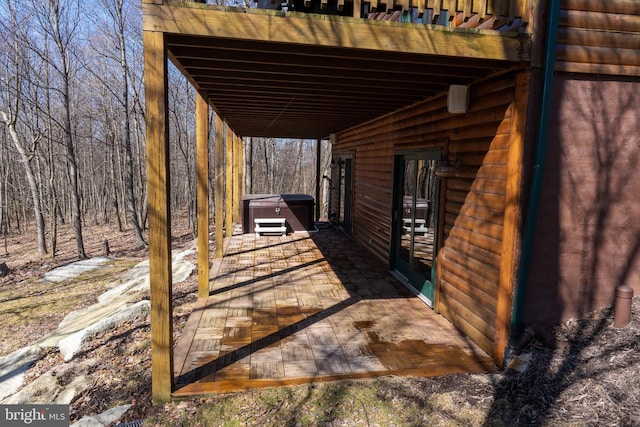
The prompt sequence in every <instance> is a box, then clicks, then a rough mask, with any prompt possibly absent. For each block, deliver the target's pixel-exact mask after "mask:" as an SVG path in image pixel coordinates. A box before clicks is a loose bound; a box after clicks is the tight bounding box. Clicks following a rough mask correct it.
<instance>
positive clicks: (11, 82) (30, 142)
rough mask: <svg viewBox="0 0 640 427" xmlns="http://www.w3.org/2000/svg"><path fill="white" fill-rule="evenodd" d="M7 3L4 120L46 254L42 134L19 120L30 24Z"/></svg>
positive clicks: (1, 116) (1, 108)
mask: <svg viewBox="0 0 640 427" xmlns="http://www.w3.org/2000/svg"><path fill="white" fill-rule="evenodd" d="M5 4H6V6H7V10H8V11H9V13H10V20H9V22H8V23H7V24H8V25H2V34H4V35H5V37H8V38H7V39H6V40H5V46H7V47H9V48H8V50H7V52H5V53H4V55H3V56H5V59H6V69H5V77H4V79H2V81H3V83H4V84H3V87H2V92H3V96H2V104H1V105H0V120H2V122H3V123H4V124H5V125H6V127H7V130H8V133H9V136H10V138H11V140H12V141H13V144H14V146H15V147H16V150H17V151H18V155H19V158H20V161H21V163H22V165H23V167H24V171H25V174H26V178H27V182H28V184H29V190H30V191H31V200H32V203H33V213H34V218H35V225H36V233H37V245H38V251H39V252H40V254H42V255H44V254H46V253H47V244H46V240H45V225H44V215H43V213H42V203H41V197H40V182H39V179H38V176H37V174H36V171H35V170H34V159H35V152H36V149H37V146H38V143H39V141H40V139H41V137H42V135H41V133H40V132H39V130H38V129H37V128H36V129H33V128H31V129H29V127H28V126H23V127H22V130H19V129H18V126H19V124H18V118H19V115H20V112H21V110H22V108H23V103H22V97H23V95H24V94H25V91H26V88H25V84H28V82H25V80H24V79H23V77H22V76H24V75H27V74H29V73H28V72H27V69H28V65H27V60H26V59H25V58H24V54H25V49H24V48H25V46H24V44H23V41H24V38H23V37H24V35H22V34H19V33H18V32H17V31H19V29H20V28H23V25H26V21H27V19H26V18H25V19H20V17H18V15H17V11H16V10H15V9H14V8H13V5H12V4H11V3H10V2H6V3H5ZM29 130H30V131H31V132H29Z"/></svg>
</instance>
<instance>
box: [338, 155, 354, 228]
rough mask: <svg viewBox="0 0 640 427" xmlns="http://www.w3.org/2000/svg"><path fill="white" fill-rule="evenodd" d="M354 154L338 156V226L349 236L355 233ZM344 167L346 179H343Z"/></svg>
mask: <svg viewBox="0 0 640 427" xmlns="http://www.w3.org/2000/svg"><path fill="white" fill-rule="evenodd" d="M353 157H354V156H353V154H344V155H341V156H340V157H338V212H337V213H338V217H337V218H336V220H337V223H338V227H339V228H340V229H342V232H343V233H345V234H346V235H347V236H350V237H351V236H352V235H353V184H354V182H353V181H354V179H353V172H354V161H353ZM343 167H344V181H343V176H342V172H343Z"/></svg>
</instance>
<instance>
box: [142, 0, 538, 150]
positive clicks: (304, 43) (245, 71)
mask: <svg viewBox="0 0 640 427" xmlns="http://www.w3.org/2000/svg"><path fill="white" fill-rule="evenodd" d="M405 3H406V5H407V6H408V5H409V4H410V0H406V1H405V0H401V1H398V2H397V4H398V5H404V4H405ZM411 4H413V2H411ZM402 7H404V6H402ZM143 8H144V29H145V30H146V31H161V32H164V33H166V40H167V50H168V56H169V58H170V59H171V61H172V62H173V63H174V64H175V65H176V66H177V67H178V69H179V70H180V71H181V72H182V73H183V74H185V76H187V78H188V79H189V80H190V81H191V83H192V84H193V85H194V87H196V89H197V90H198V91H199V92H200V93H201V94H202V95H203V96H204V97H205V99H207V100H208V102H209V103H210V105H211V106H212V107H213V108H214V110H215V111H216V112H217V113H218V114H219V115H221V116H222V117H223V118H224V120H225V121H227V123H228V124H229V125H230V126H231V128H233V129H234V131H235V132H236V133H238V134H239V135H241V136H272V137H296V138H314V139H315V138H325V137H327V136H328V135H329V134H330V133H334V132H338V131H341V130H344V129H347V128H350V127H352V126H355V125H357V124H359V123H362V122H365V121H368V120H371V119H373V118H375V117H379V116H383V115H385V114H388V113H390V112H392V111H395V110H397V109H400V108H403V107H405V106H408V105H412V104H414V103H416V102H419V101H422V100H424V99H427V98H430V97H433V96H435V95H437V94H441V93H444V92H446V90H447V89H448V87H449V85H450V84H469V83H471V82H472V81H476V80H477V79H482V78H484V77H486V76H490V75H494V74H497V73H502V72H504V71H506V70H508V69H509V68H511V67H513V66H514V65H516V63H518V62H521V61H526V60H527V57H528V46H529V43H530V41H529V39H528V37H527V36H522V35H520V36H516V35H514V34H510V35H507V36H502V35H499V34H498V33H497V32H495V31H490V32H479V31H477V30H470V31H469V30H453V29H445V28H444V27H439V29H437V30H433V28H434V27H432V26H425V25H417V24H408V25H403V24H395V23H389V24H387V23H384V22H382V23H380V22H373V23H371V22H370V21H367V20H356V19H353V18H345V17H339V16H328V15H310V14H302V13H295V14H290V13H288V14H287V15H286V16H283V15H282V13H281V12H280V15H277V14H276V13H275V12H276V11H264V10H263V11H259V10H251V12H250V13H241V12H239V11H236V10H235V9H231V10H228V9H225V8H220V7H212V8H208V7H203V5H198V7H189V4H180V5H178V4H170V5H152V4H145V5H143ZM247 12H248V11H247ZM278 12H279V11H278ZM398 12H399V11H398Z"/></svg>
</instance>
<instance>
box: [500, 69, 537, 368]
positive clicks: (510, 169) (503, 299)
mask: <svg viewBox="0 0 640 427" xmlns="http://www.w3.org/2000/svg"><path fill="white" fill-rule="evenodd" d="M529 82H530V74H529V73H527V72H522V73H520V74H518V76H517V77H516V85H515V94H514V101H513V117H512V119H511V122H512V126H511V134H510V135H511V137H510V142H509V160H508V164H507V189H506V196H505V202H506V203H505V210H504V226H503V236H502V248H501V250H500V281H499V285H498V300H497V304H496V324H495V337H494V340H493V354H492V357H493V360H494V361H495V362H496V364H497V365H498V366H501V365H502V364H503V362H504V352H505V350H506V348H507V345H508V341H509V333H510V331H509V325H510V324H511V310H512V308H513V294H514V289H515V282H516V268H517V265H518V261H519V259H520V253H519V251H518V248H519V247H520V240H521V239H520V237H521V236H520V233H521V231H520V228H521V227H520V222H521V208H522V179H523V173H524V145H525V131H526V124H527V106H528V100H529V99H528V96H527V95H528V93H529Z"/></svg>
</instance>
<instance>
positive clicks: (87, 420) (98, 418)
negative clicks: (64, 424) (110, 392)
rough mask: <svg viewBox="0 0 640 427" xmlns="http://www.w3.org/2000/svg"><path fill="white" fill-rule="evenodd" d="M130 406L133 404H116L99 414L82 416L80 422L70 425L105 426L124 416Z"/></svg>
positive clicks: (83, 426) (73, 426) (84, 426)
mask: <svg viewBox="0 0 640 427" xmlns="http://www.w3.org/2000/svg"><path fill="white" fill-rule="evenodd" d="M129 408H131V405H121V406H116V407H115V408H111V409H108V410H106V411H105V412H103V413H101V414H98V415H92V416H87V417H82V418H80V419H79V420H78V422H76V423H73V424H71V426H70V427H104V426H107V425H109V424H111V423H114V422H116V421H118V420H119V419H120V418H122V416H123V415H124V413H125V412H127V411H128V410H129Z"/></svg>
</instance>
